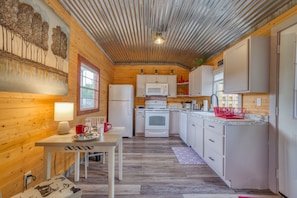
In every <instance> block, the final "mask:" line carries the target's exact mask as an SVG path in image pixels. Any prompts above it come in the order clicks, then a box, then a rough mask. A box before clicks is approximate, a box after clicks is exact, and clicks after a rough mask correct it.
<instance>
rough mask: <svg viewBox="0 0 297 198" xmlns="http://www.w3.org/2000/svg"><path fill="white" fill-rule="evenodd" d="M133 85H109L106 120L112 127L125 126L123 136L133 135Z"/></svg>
mask: <svg viewBox="0 0 297 198" xmlns="http://www.w3.org/2000/svg"><path fill="white" fill-rule="evenodd" d="M133 107H134V88H133V85H115V84H113V85H109V97H108V122H109V123H110V124H111V125H112V127H125V128H126V129H125V132H124V134H123V137H132V136H133Z"/></svg>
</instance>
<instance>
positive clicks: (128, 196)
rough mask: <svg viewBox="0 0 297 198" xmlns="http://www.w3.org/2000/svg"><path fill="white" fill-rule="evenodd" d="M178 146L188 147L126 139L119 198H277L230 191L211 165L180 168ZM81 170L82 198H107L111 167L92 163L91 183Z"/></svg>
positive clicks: (177, 141) (164, 140)
mask: <svg viewBox="0 0 297 198" xmlns="http://www.w3.org/2000/svg"><path fill="white" fill-rule="evenodd" d="M178 146H180V147H185V146H186V145H185V144H184V143H183V142H182V141H181V140H180V138H179V137H170V138H144V137H132V138H124V139H123V180H122V181H119V180H118V179H117V178H116V180H115V183H116V186H115V197H116V198H138V197H139V198H198V197H199V198H204V197H205V198H206V197H213V198H214V197H220V198H229V197H230V198H231V197H232V198H233V197H234V198H235V197H236V198H238V195H239V194H249V195H250V196H251V197H252V195H260V196H258V197H265V198H268V197H269V198H270V197H271V198H272V197H275V196H273V194H272V193H271V192H270V191H269V190H240V189H236V190H235V189H230V188H228V187H227V186H226V185H225V183H224V182H223V181H222V180H221V179H220V178H219V177H218V176H217V175H216V174H215V173H214V172H213V171H212V169H211V168H209V167H208V166H207V165H181V164H179V163H178V161H177V159H176V157H175V155H174V153H173V151H172V149H171V148H172V147H178ZM116 159H117V158H116ZM80 168H81V175H80V181H79V182H75V183H76V184H77V186H78V187H80V188H81V189H82V191H83V196H82V198H95V197H96V198H101V197H102V198H105V197H107V163H106V164H102V163H100V162H96V161H90V166H89V168H88V178H87V179H85V178H84V164H82V165H81V167H80ZM116 169H117V166H116ZM116 175H117V172H116ZM73 177H74V175H73V174H72V175H70V177H69V179H70V180H72V181H73V180H74V179H73ZM266 195H267V196H266Z"/></svg>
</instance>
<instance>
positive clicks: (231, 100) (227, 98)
mask: <svg viewBox="0 0 297 198" xmlns="http://www.w3.org/2000/svg"><path fill="white" fill-rule="evenodd" d="M213 76H214V83H213V84H214V88H213V90H214V93H215V94H216V95H217V96H218V98H219V107H236V108H240V107H241V95H240V94H224V71H223V69H219V70H216V71H215V72H214V75H213ZM213 102H214V101H213ZM213 104H216V102H214V103H213Z"/></svg>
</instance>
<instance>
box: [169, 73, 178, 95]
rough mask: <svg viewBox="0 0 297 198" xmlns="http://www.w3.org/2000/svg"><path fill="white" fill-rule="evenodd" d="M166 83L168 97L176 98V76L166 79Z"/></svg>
mask: <svg viewBox="0 0 297 198" xmlns="http://www.w3.org/2000/svg"><path fill="white" fill-rule="evenodd" d="M167 81H168V97H176V75H170V76H168V77H167Z"/></svg>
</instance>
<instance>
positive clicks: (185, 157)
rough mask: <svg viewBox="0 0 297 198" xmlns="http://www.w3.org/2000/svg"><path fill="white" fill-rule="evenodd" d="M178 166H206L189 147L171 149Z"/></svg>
mask: <svg viewBox="0 0 297 198" xmlns="http://www.w3.org/2000/svg"><path fill="white" fill-rule="evenodd" d="M172 150H173V152H174V154H175V156H176V158H177V160H178V162H179V163H180V164H206V163H205V162H204V161H203V160H202V159H201V157H200V156H199V155H198V154H197V153H196V152H195V151H193V149H192V148H191V147H172Z"/></svg>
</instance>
